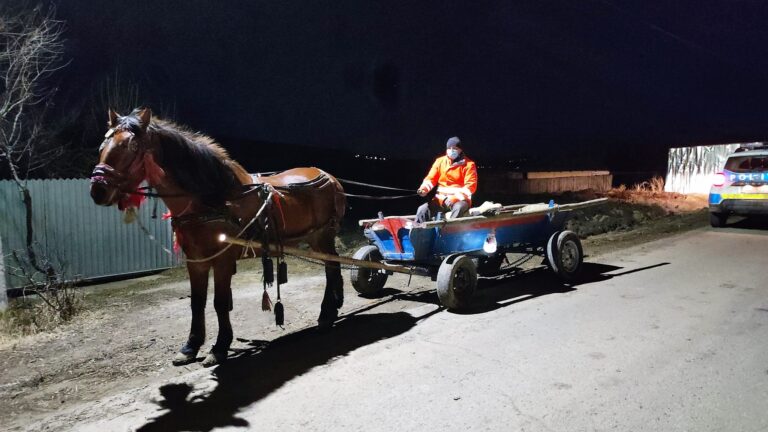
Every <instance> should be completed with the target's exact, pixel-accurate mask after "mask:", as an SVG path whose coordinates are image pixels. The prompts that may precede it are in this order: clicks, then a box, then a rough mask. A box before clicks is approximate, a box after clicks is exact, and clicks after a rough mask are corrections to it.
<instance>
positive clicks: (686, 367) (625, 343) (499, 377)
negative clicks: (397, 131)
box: [58, 227, 768, 432]
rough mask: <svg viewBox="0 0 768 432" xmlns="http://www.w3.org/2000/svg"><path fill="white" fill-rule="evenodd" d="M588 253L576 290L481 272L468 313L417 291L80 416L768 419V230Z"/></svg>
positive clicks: (411, 422)
mask: <svg viewBox="0 0 768 432" xmlns="http://www.w3.org/2000/svg"><path fill="white" fill-rule="evenodd" d="M587 261H588V264H587V265H586V267H585V275H584V278H583V281H581V282H580V283H578V284H576V285H573V286H565V285H562V284H560V283H559V282H558V281H557V280H556V279H555V278H554V276H552V275H550V273H549V272H548V271H546V270H543V269H542V270H535V271H530V272H527V273H523V274H517V275H510V276H507V277H505V278H502V279H501V280H485V281H483V283H482V289H481V291H480V293H479V295H478V297H477V306H476V307H475V308H474V309H473V310H471V311H469V312H468V313H464V314H457V313H450V312H447V311H445V310H442V309H440V308H439V307H438V306H437V305H435V304H434V303H433V302H434V300H435V296H434V293H433V292H422V293H415V294H411V298H410V300H411V301H414V302H415V303H414V305H415V306H414V308H412V309H409V310H408V311H406V312H386V311H382V310H378V309H377V308H376V307H374V308H372V309H369V310H366V311H363V312H361V313H358V314H355V315H352V316H350V317H348V318H346V319H344V320H343V321H341V322H340V323H339V324H338V325H337V327H336V328H335V329H334V330H333V331H332V332H330V333H328V334H317V333H316V332H315V331H314V330H312V329H310V330H305V331H302V332H298V333H294V334H292V335H288V336H285V337H282V338H280V339H278V340H276V341H274V342H272V343H271V344H268V345H261V344H259V343H258V342H255V343H254V348H253V351H252V352H250V353H247V354H245V355H242V356H240V357H239V358H236V359H234V360H231V361H230V362H228V363H227V364H226V365H224V366H221V367H219V368H218V369H215V370H214V371H213V372H212V371H210V370H203V369H200V370H195V371H193V372H191V373H190V374H188V375H185V376H184V377H183V378H182V379H177V380H174V381H173V382H172V383H158V384H157V385H156V386H150V387H146V388H141V389H136V390H133V391H131V392H127V393H125V394H121V395H116V396H114V397H112V398H109V399H105V400H103V401H100V402H99V403H98V404H96V405H91V406H88V407H83V408H81V409H80V410H79V411H73V412H71V413H70V414H68V416H69V421H72V422H76V423H75V424H73V423H70V424H69V425H68V426H69V427H71V428H74V429H76V430H125V429H135V428H141V430H163V431H166V430H212V429H217V428H225V427H227V426H228V427H229V428H230V430H243V428H246V427H247V428H250V429H253V430H261V431H295V430H308V431H347V430H360V431H427V430H440V431H447V430H450V431H466V430H491V431H511V430H519V431H598V430H601V431H602V430H619V431H665V432H669V431H697V432H698V431H766V430H768V230H765V229H751V228H749V227H747V228H727V229H723V230H718V231H714V230H711V229H706V230H696V231H692V232H689V233H686V234H684V235H681V236H678V237H673V238H669V239H666V240H662V241H657V242H653V243H648V244H645V245H641V246H637V247H633V248H630V249H627V250H624V251H622V252H619V253H616V254H615V255H613V256H604V257H589V258H587ZM398 281H400V282H402V280H400V279H393V282H392V283H399V282H398ZM63 420H64V419H63V418H62V419H60V421H63ZM58 425H59V426H64V423H58ZM217 430H218V429H217Z"/></svg>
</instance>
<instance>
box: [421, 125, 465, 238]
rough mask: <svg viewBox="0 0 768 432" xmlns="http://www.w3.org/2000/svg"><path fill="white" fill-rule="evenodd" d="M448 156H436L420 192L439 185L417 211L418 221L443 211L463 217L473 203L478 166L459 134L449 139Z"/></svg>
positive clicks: (446, 214)
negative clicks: (466, 153) (468, 155)
mask: <svg viewBox="0 0 768 432" xmlns="http://www.w3.org/2000/svg"><path fill="white" fill-rule="evenodd" d="M445 147H446V150H445V156H440V157H438V158H437V159H435V162H434V163H433V164H432V168H431V169H430V170H429V173H428V174H427V176H426V177H424V182H422V184H421V186H420V187H419V189H418V191H417V192H418V194H419V195H420V196H422V197H425V196H427V194H429V192H430V191H432V189H434V188H435V186H437V193H436V194H435V196H434V198H432V200H430V201H429V202H428V203H425V204H422V205H421V206H420V207H419V209H418V210H417V211H416V221H417V222H420V223H421V222H426V221H428V220H430V219H432V218H433V217H435V216H436V215H437V213H438V212H443V213H444V214H445V216H446V217H447V218H448V219H453V218H457V217H462V216H464V215H466V214H467V212H468V211H469V208H470V206H471V205H472V194H473V193H475V191H476V190H477V167H476V166H475V162H474V161H472V160H471V159H469V158H468V157H467V156H466V155H465V154H464V151H463V149H462V144H461V140H460V139H459V137H452V138H449V139H448V142H447V143H446V145H445Z"/></svg>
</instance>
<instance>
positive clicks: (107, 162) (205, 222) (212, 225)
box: [90, 108, 346, 367]
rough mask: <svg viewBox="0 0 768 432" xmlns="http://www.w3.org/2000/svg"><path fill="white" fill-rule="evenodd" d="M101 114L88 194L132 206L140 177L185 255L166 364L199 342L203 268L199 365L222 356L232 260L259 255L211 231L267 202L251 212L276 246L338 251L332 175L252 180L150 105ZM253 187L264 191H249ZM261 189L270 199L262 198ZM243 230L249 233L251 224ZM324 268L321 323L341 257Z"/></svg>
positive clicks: (335, 299) (339, 196)
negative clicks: (185, 323)
mask: <svg viewBox="0 0 768 432" xmlns="http://www.w3.org/2000/svg"><path fill="white" fill-rule="evenodd" d="M108 114H109V121H108V132H107V133H106V135H105V138H104V141H103V142H102V144H101V146H100V148H99V161H98V164H97V165H96V167H95V168H94V170H93V173H92V175H91V185H90V195H91V198H92V199H93V202H94V203H95V204H97V205H101V206H112V205H117V206H118V208H119V209H120V210H126V209H129V208H130V207H138V205H139V204H140V202H141V201H140V200H141V199H142V198H143V197H142V196H141V195H140V193H139V192H137V190H139V186H140V185H141V184H142V182H144V181H146V182H147V184H148V185H149V186H150V187H151V188H152V189H154V190H155V191H156V196H157V197H160V198H161V199H162V200H163V202H164V203H165V205H166V206H167V207H168V209H169V211H170V215H171V219H172V227H173V229H174V232H175V234H176V240H177V242H178V244H179V245H180V247H181V249H182V250H183V252H184V254H185V256H186V267H187V272H188V275H189V283H190V290H191V296H190V298H191V309H192V321H191V326H190V331H189V336H188V338H187V341H186V342H185V343H184V344H183V346H182V347H181V350H180V351H179V353H178V354H176V356H175V357H174V359H173V364H174V365H182V364H187V363H191V362H193V361H196V359H197V354H198V351H199V350H200V348H201V347H202V345H203V343H204V341H205V316H204V310H205V306H206V300H207V293H208V275H209V272H210V270H211V269H213V279H214V299H213V307H214V309H215V310H216V316H217V318H218V324H219V329H218V334H217V337H216V342H215V343H214V344H213V345H212V346H211V348H210V351H209V353H208V355H207V356H206V357H205V359H204V360H203V366H206V367H208V366H213V365H215V364H219V363H221V362H223V361H224V360H226V358H227V352H228V350H229V347H230V345H231V343H232V339H233V332H232V325H231V323H230V320H229V312H230V311H231V310H232V306H233V305H232V289H231V285H230V284H231V280H232V275H233V274H235V272H236V261H237V260H238V259H240V258H243V257H245V256H246V253H245V252H250V255H249V256H251V257H252V256H256V255H258V253H259V251H254V250H252V249H250V250H245V249H244V248H243V247H242V246H237V245H232V244H229V245H225V244H223V243H221V242H220V241H219V235H220V234H222V233H223V234H226V235H228V236H236V235H238V234H241V233H243V231H244V229H243V228H244V226H245V225H250V224H251V223H253V222H254V221H256V219H257V218H256V217H255V216H257V212H259V210H260V209H261V210H263V209H264V208H266V209H267V213H271V214H270V215H269V218H265V217H263V216H259V217H258V219H259V221H258V222H260V223H256V224H255V225H254V226H256V230H255V232H259V230H261V233H262V234H264V233H265V232H266V231H267V230H268V229H269V230H271V232H272V234H274V235H276V236H277V239H278V242H279V244H285V245H297V244H299V243H302V242H304V243H307V244H308V245H309V247H310V248H311V249H312V250H315V251H318V252H322V253H326V254H331V255H338V254H337V252H336V248H335V237H336V234H337V233H338V229H339V226H340V222H341V218H342V217H343V216H344V211H345V208H346V198H345V195H344V190H343V188H342V186H341V184H340V183H339V182H338V180H336V179H335V178H334V177H333V176H331V175H330V174H327V173H325V172H324V171H322V170H319V169H317V168H294V169H289V170H287V171H284V172H282V173H280V174H277V175H272V176H263V177H257V178H256V179H254V178H252V177H251V175H250V174H248V172H247V171H246V170H245V169H244V168H243V167H242V166H241V165H240V164H239V163H238V162H236V161H235V160H233V159H232V158H231V157H229V155H228V153H227V151H226V150H225V149H224V148H222V147H221V146H219V145H218V144H217V143H216V142H215V141H214V140H213V139H211V138H210V137H208V136H205V135H203V134H200V133H196V132H192V131H190V130H188V129H187V128H185V127H182V126H179V125H176V124H174V123H173V122H170V121H167V120H163V119H159V118H154V117H153V116H152V111H151V110H150V109H149V108H137V109H135V110H133V111H132V112H131V113H130V114H128V115H125V116H121V115H119V114H117V113H116V112H115V111H113V110H111V109H110V110H109V112H108ZM254 183H256V185H255V186H253V185H254ZM249 185H250V186H249ZM254 189H256V190H259V191H265V190H269V191H270V192H271V193H270V194H269V195H266V194H264V193H253V190H254ZM265 195H266V196H265ZM269 197H272V198H271V199H272V200H273V201H274V202H265V201H268V200H269V199H270V198H269ZM267 204H269V205H267ZM275 213H277V214H275ZM267 220H269V221H273V222H274V223H273V224H271V227H266V226H265V225H264V223H265V221H267ZM248 232H249V233H251V234H252V235H254V234H253V233H254V229H253V227H251V229H250V230H248ZM277 246H279V245H277ZM261 253H262V254H263V253H264V252H263V251H261ZM325 275H326V285H325V293H324V296H323V300H322V303H321V306H320V315H319V317H318V327H319V328H321V329H327V328H329V327H331V326H332V325H333V323H334V321H336V319H337V318H338V310H339V308H341V306H342V304H343V302H344V291H343V283H344V282H343V279H342V276H341V267H340V265H339V263H335V262H328V261H326V262H325ZM276 312H277V311H276Z"/></svg>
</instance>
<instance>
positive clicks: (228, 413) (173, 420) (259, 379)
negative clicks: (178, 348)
mask: <svg viewBox="0 0 768 432" xmlns="http://www.w3.org/2000/svg"><path fill="white" fill-rule="evenodd" d="M667 264H669V263H659V264H655V265H651V266H647V267H642V268H637V269H630V270H627V271H624V272H620V273H615V271H616V270H621V269H622V267H617V266H612V265H606V264H595V263H585V264H584V267H583V270H582V273H581V275H580V277H579V278H578V279H577V280H574V281H570V282H568V283H564V282H562V281H561V280H560V279H559V278H558V277H557V276H556V275H554V274H553V273H552V272H551V271H550V270H549V269H546V268H543V267H538V268H535V269H531V270H520V269H518V268H512V269H508V270H507V271H504V272H501V273H499V274H498V275H496V276H494V277H489V278H482V279H481V280H480V282H479V286H478V292H476V293H475V297H474V299H473V304H472V306H471V307H470V308H468V309H466V310H463V311H461V312H459V313H463V314H477V313H485V312H489V311H492V310H495V309H499V308H503V307H507V306H510V305H513V304H516V303H520V302H523V301H526V300H530V299H533V298H536V297H540V296H544V295H548V294H556V293H566V292H569V291H574V290H575V289H576V288H575V287H576V286H579V285H582V284H587V283H592V282H599V281H603V280H606V279H611V278H614V277H620V276H622V275H626V274H630V273H635V272H638V271H644V270H648V269H651V268H655V267H660V266H663V265H667ZM609 273H610V274H609ZM383 296H386V298H383ZM395 300H407V301H414V302H419V303H426V304H434V305H437V306H439V301H438V299H437V294H436V293H435V291H434V290H427V291H419V292H403V291H400V290H397V289H394V288H386V289H385V290H384V291H383V292H382V300H381V301H380V302H375V303H373V304H371V305H369V306H368V307H366V308H364V309H361V310H358V311H356V312H355V313H353V314H348V315H345V316H344V317H343V319H341V320H340V321H339V322H338V323H337V324H336V325H335V326H334V328H333V329H332V330H331V331H328V332H325V333H320V332H318V331H317V329H316V328H314V327H313V328H308V329H304V330H301V331H298V332H296V333H291V334H288V335H285V336H283V337H280V338H277V339H275V340H274V341H271V342H269V341H263V340H254V341H251V342H250V345H251V346H250V348H246V349H244V350H240V351H238V353H237V354H236V355H235V356H234V357H233V358H231V359H230V360H229V361H227V362H226V363H224V364H222V365H221V366H219V367H218V368H217V369H215V370H214V376H215V379H216V381H217V382H218V385H217V387H216V388H215V389H214V390H213V391H212V392H211V393H210V394H207V395H198V396H194V397H192V398H191V399H190V398H189V394H190V393H191V392H192V389H193V388H192V386H191V385H189V384H184V383H182V384H168V385H165V386H162V387H160V393H161V395H162V396H163V397H164V399H163V400H162V401H159V402H157V404H158V405H159V407H160V408H163V409H168V410H169V411H168V412H166V413H163V414H162V415H160V416H158V417H156V418H154V419H152V420H150V421H149V422H148V423H146V424H145V425H143V426H142V427H141V428H139V429H138V430H139V431H181V430H193V431H210V430H212V429H214V428H217V427H225V426H240V427H248V426H249V423H248V422H247V421H246V420H245V419H243V418H239V417H237V416H236V414H237V412H238V411H239V410H240V409H241V408H243V407H246V406H248V405H250V404H252V403H254V402H257V401H259V400H261V399H263V398H264V397H266V396H268V395H269V394H271V393H272V392H273V391H275V390H277V389H278V388H280V387H281V386H282V385H284V384H285V383H287V382H289V381H290V380H292V379H293V378H295V377H297V376H300V375H302V374H304V373H306V372H307V371H309V370H310V369H312V368H313V367H316V366H319V365H323V364H327V363H328V362H330V361H332V360H333V359H334V358H336V357H339V356H344V355H347V354H349V353H350V352H352V351H354V350H356V349H358V348H360V347H363V346H366V345H369V344H372V343H375V342H377V341H380V340H384V339H388V338H392V337H396V336H398V335H401V334H403V333H405V332H407V331H409V330H411V329H412V328H413V327H414V326H416V324H417V323H418V322H419V321H420V320H423V319H425V318H427V317H429V316H431V315H433V314H435V313H437V312H440V311H442V310H443V308H442V307H436V308H435V309H434V310H432V311H431V312H429V313H427V314H425V315H424V316H420V317H414V316H412V315H411V314H409V313H406V312H396V313H373V314H370V313H363V312H368V311H370V310H372V309H375V308H377V307H379V306H381V305H383V304H384V303H388V302H391V301H395Z"/></svg>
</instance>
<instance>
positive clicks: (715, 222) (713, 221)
mask: <svg viewBox="0 0 768 432" xmlns="http://www.w3.org/2000/svg"><path fill="white" fill-rule="evenodd" d="M727 222H728V215H727V214H725V213H710V214H709V224H710V225H712V227H714V228H722V227H724V226H725V224H726V223H727Z"/></svg>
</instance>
